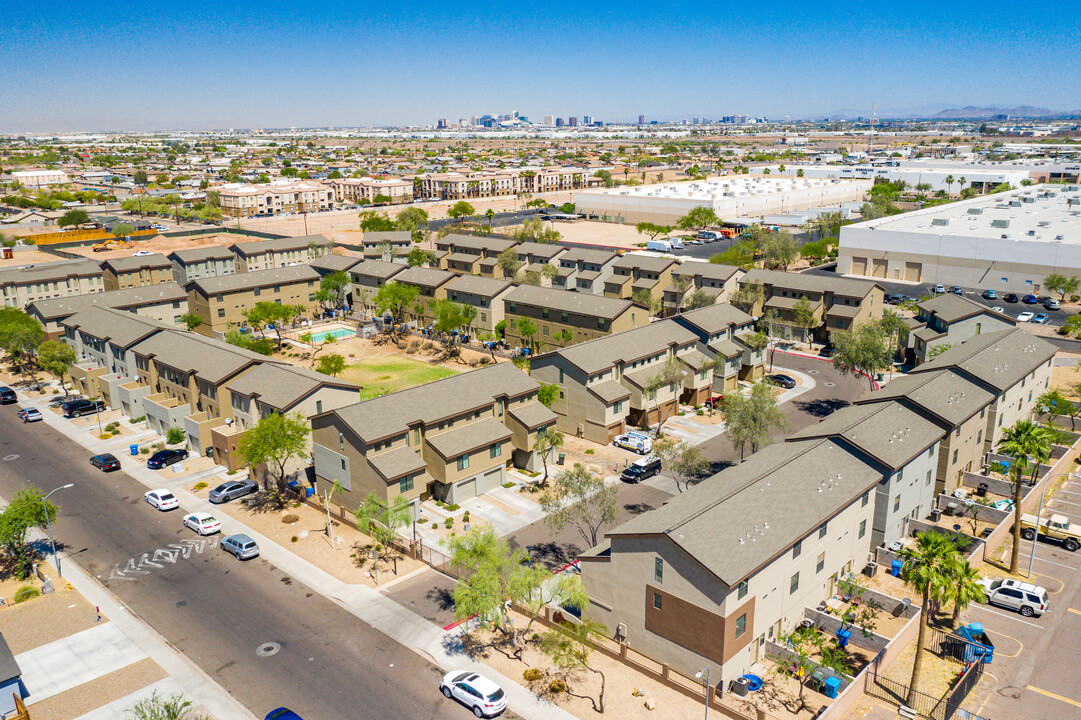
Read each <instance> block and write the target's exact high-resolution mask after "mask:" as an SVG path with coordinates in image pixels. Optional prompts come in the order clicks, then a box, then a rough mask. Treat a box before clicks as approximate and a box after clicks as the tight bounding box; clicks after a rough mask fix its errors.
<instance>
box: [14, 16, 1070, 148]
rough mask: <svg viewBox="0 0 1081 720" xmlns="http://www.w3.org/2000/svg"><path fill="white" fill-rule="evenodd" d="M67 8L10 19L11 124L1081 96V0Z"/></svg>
mask: <svg viewBox="0 0 1081 720" xmlns="http://www.w3.org/2000/svg"><path fill="white" fill-rule="evenodd" d="M373 4H374V3H371V2H357V1H356V0H353V2H348V3H346V2H334V1H327V2H319V3H309V4H304V3H300V2H276V1H267V2H260V3H249V2H237V3H228V4H222V5H220V6H215V3H195V2H186V3H178V2H148V3H143V4H138V5H131V4H128V3H123V2H102V1H101V0H83V1H82V2H80V3H79V4H78V5H75V4H74V3H60V4H59V5H61V7H60V8H58V9H55V10H53V7H54V6H50V8H49V9H50V12H49V13H48V15H45V14H44V13H43V12H42V9H41V8H42V6H40V5H35V4H33V3H18V4H15V3H9V6H8V7H6V8H5V11H4V13H3V14H2V16H0V38H2V40H0V67H3V68H4V71H5V72H3V73H2V75H0V131H62V130H110V129H126V130H141V129H171V128H180V129H183V128H191V129H208V128H228V127H282V126H291V125H296V126H317V125H318V126H323V125H348V126H353V125H369V124H370V125H404V124H424V123H431V122H434V121H435V119H437V118H441V117H445V118H447V119H449V120H451V121H455V120H457V118H459V117H463V116H464V117H470V116H472V115H481V114H484V113H486V112H492V113H503V112H511V111H513V110H518V111H520V112H521V113H522V114H525V115H528V116H530V117H531V118H536V119H539V118H540V116H541V115H546V114H551V115H556V116H569V115H577V116H579V117H580V116H582V115H585V114H589V115H593V116H594V117H596V118H598V119H602V120H608V121H618V120H629V119H634V118H637V116H638V115H639V114H640V113H641V114H645V115H646V116H647V117H649V118H654V119H676V118H682V117H691V116H694V115H704V116H708V117H717V116H720V115H723V114H733V113H738V114H753V115H766V116H770V117H782V116H784V115H786V114H788V115H792V116H793V117H802V116H808V115H822V114H827V113H837V112H848V113H850V114H869V112H870V107H871V103H872V102H876V103H877V106H878V110H879V115H880V116H885V115H889V114H890V113H891V112H913V111H916V112H921V111H927V110H931V109H938V108H941V107H959V106H963V105H999V106H1012V105H1018V104H1028V105H1036V106H1041V107H1048V108H1051V109H1054V110H1076V109H1079V108H1081V91H1079V88H1081V59H1079V58H1081V3H1077V2H1066V3H1057V4H1045V5H1041V6H1039V7H1025V5H1033V4H1032V3H1010V4H1006V3H999V2H993V1H992V2H981V3H975V2H968V1H967V0H966V1H962V2H934V3H930V2H919V1H913V2H908V3H893V4H888V3H881V2H878V3H876V2H867V1H864V2H860V3H853V2H847V0H845V1H842V2H837V3H828V4H827V3H800V2H786V1H781V0H775V1H774V2H758V3H705V2H695V3H677V4H669V3H664V2H649V3H645V2H635V1H633V0H628V1H627V2H622V3H611V2H577V3H569V2H563V3H538V2H532V1H531V0H521V1H516V2H513V3H503V4H498V3H482V2H474V3H468V4H460V3H455V2H452V1H450V0H448V2H442V3H394V2H389V3H379V5H381V7H377V8H372V5H373Z"/></svg>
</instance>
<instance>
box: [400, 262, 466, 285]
mask: <svg viewBox="0 0 1081 720" xmlns="http://www.w3.org/2000/svg"><path fill="white" fill-rule="evenodd" d="M455 277H456V276H455V274H454V273H452V272H449V271H447V270H437V269H435V268H422V267H407V268H405V269H404V270H402V271H401V272H400V273H398V274H397V275H395V276H394V282H399V283H405V284H406V285H416V286H417V287H426V288H437V287H439V286H440V285H442V284H443V283H445V282H447V281H448V280H453V279H454V278H455Z"/></svg>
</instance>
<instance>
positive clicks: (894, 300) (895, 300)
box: [886, 294, 905, 305]
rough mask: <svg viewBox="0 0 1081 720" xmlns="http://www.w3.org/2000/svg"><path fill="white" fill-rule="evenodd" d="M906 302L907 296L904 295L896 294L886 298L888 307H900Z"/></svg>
mask: <svg viewBox="0 0 1081 720" xmlns="http://www.w3.org/2000/svg"><path fill="white" fill-rule="evenodd" d="M904 301H905V296H904V295H900V294H895V295H887V296H886V304H887V305H900V304H901V303H903V302H904Z"/></svg>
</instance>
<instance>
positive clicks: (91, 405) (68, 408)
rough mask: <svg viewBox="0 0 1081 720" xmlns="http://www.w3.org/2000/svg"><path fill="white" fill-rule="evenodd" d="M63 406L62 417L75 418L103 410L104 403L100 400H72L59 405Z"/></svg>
mask: <svg viewBox="0 0 1081 720" xmlns="http://www.w3.org/2000/svg"><path fill="white" fill-rule="evenodd" d="M61 407H62V408H64V417H66V418H77V417H81V416H83V415H93V414H94V413H99V412H105V403H104V402H103V401H101V400H86V399H83V400H72V401H71V402H69V403H65V404H63V405H61Z"/></svg>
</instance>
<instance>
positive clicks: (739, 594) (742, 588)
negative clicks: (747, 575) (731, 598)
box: [736, 580, 747, 600]
mask: <svg viewBox="0 0 1081 720" xmlns="http://www.w3.org/2000/svg"><path fill="white" fill-rule="evenodd" d="M746 595H747V581H746V580H744V581H743V582H741V583H740V584H739V585H738V587H737V589H736V600H742V599H743V598H744V597H745V596H746Z"/></svg>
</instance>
